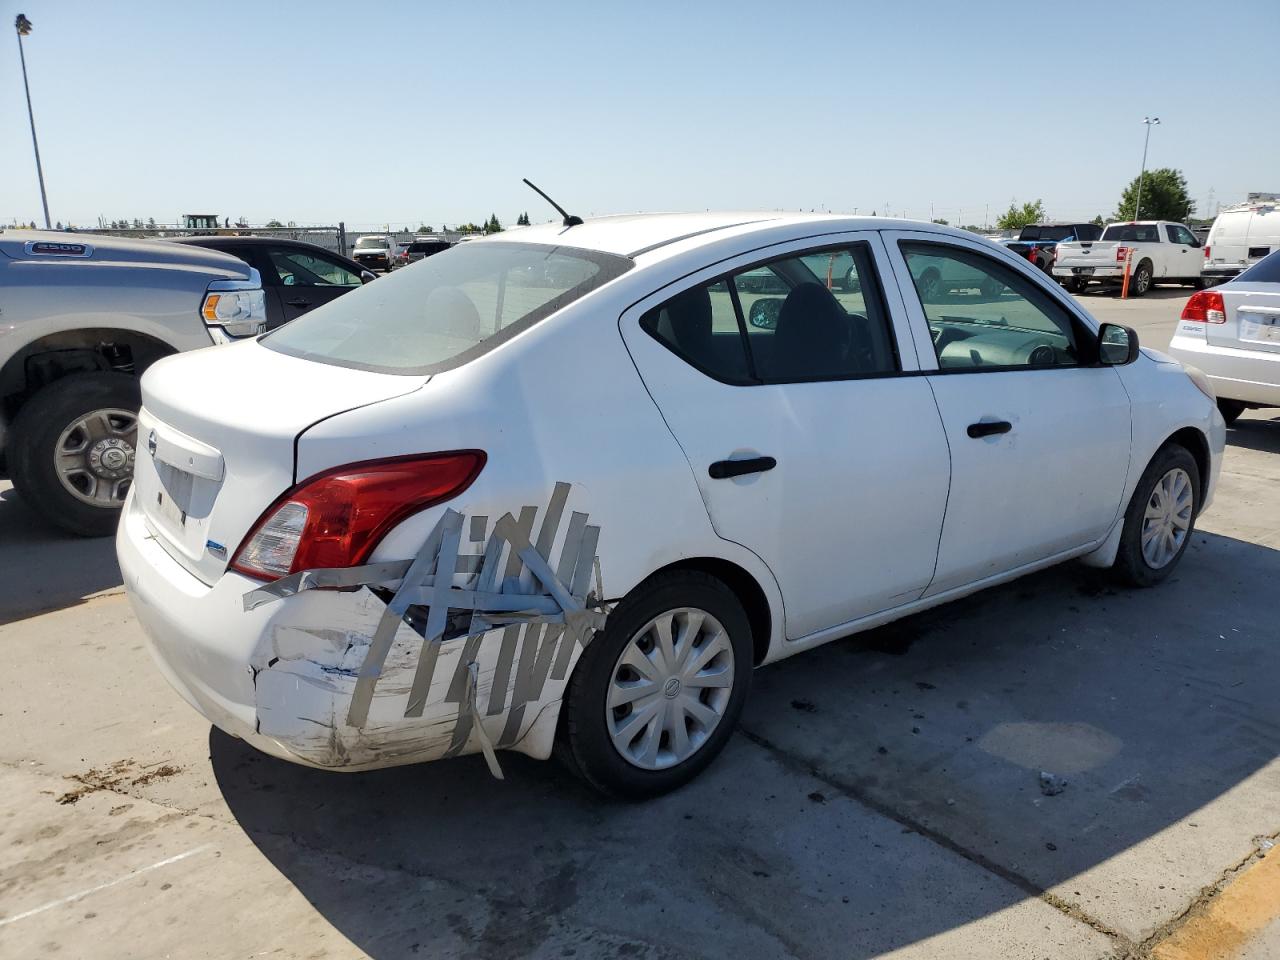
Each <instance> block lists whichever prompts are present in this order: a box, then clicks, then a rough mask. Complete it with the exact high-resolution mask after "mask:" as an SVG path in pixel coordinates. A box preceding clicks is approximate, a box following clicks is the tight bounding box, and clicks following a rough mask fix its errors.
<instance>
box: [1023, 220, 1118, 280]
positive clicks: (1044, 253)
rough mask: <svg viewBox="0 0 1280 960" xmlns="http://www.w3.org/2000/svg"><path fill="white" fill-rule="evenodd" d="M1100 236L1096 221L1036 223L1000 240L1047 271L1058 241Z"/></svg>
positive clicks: (1049, 269) (1050, 268) (1094, 238)
mask: <svg viewBox="0 0 1280 960" xmlns="http://www.w3.org/2000/svg"><path fill="white" fill-rule="evenodd" d="M1101 236H1102V227H1100V226H1099V225H1098V224H1096V223H1036V224H1030V225H1028V226H1025V227H1023V228H1022V229H1021V230H1020V231H1018V236H1017V237H1016V238H1014V239H1012V240H1002V241H1000V242H1001V244H1003V245H1004V246H1006V247H1008V248H1009V249H1010V250H1011V251H1012V252H1013V253H1015V254H1017V255H1018V256H1020V257H1026V259H1027V260H1029V261H1030V262H1031V263H1034V264H1035V265H1036V266H1037V267H1039V268H1040V269H1041V270H1043V271H1044V272H1045V273H1049V272H1050V271H1051V270H1052V269H1053V251H1054V250H1055V249H1056V248H1057V246H1058V244H1059V243H1070V242H1072V241H1074V240H1097V239H1098V238H1099V237H1101Z"/></svg>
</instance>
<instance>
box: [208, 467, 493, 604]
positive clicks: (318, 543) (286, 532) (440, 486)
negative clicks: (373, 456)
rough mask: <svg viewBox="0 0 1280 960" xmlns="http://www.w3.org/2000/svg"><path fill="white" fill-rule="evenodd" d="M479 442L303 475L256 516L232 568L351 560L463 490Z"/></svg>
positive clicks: (265, 571)
mask: <svg viewBox="0 0 1280 960" xmlns="http://www.w3.org/2000/svg"><path fill="white" fill-rule="evenodd" d="M486 459H487V458H486V456H485V454H484V452H483V451H481V450H455V451H452V452H450V453H436V454H429V455H425V456H409V457H394V458H391V459H388V460H368V461H365V462H363V463H351V464H347V465H346V466H342V467H336V468H334V469H332V470H326V471H325V472H324V473H321V474H317V475H316V476H314V477H312V478H310V479H309V480H304V481H303V482H302V483H300V484H298V485H297V486H296V487H294V488H293V489H292V490H289V491H288V492H286V493H285V494H284V495H283V496H282V497H280V498H279V499H278V500H276V502H275V503H273V504H272V505H271V506H270V507H268V508H267V510H266V512H265V513H264V514H263V515H262V516H261V517H260V518H259V519H258V522H257V523H256V524H255V525H254V527H253V529H252V530H250V531H249V535H248V536H247V537H245V539H244V542H243V543H242V544H241V545H240V549H238V550H237V551H236V554H235V558H234V559H233V560H232V562H231V568H232V569H233V570H236V571H238V572H240V573H243V574H246V575H247V576H250V577H257V578H258V579H268V580H272V579H275V578H277V577H283V576H287V575H288V574H290V573H295V572H297V571H299V570H313V569H318V568H328V567H354V566H357V565H359V564H361V563H364V562H365V561H366V560H367V559H368V558H369V555H370V554H371V553H373V551H374V548H375V547H377V545H378V543H379V542H380V541H381V540H382V538H383V537H384V536H386V534H387V533H389V532H390V531H391V530H392V528H394V527H395V526H396V525H397V524H399V523H400V522H401V521H403V520H405V519H406V518H408V517H410V516H412V515H413V514H415V513H418V512H419V511H421V510H425V509H426V508H427V507H430V506H433V505H435V504H437V503H442V502H444V501H445V500H450V499H452V498H453V497H456V496H458V494H460V493H462V492H463V491H464V490H466V489H467V487H469V486H471V483H472V481H473V480H475V478H476V476H477V475H479V473H480V471H481V469H482V468H483V467H484V464H485V460H486Z"/></svg>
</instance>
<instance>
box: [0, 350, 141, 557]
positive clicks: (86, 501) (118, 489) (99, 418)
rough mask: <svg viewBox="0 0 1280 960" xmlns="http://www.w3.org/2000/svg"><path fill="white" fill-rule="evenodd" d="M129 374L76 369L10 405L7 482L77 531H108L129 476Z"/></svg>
mask: <svg viewBox="0 0 1280 960" xmlns="http://www.w3.org/2000/svg"><path fill="white" fill-rule="evenodd" d="M141 405H142V398H141V394H140V393H139V390H138V381H137V378H135V377H131V376H129V375H128V374H124V373H84V374H76V375H74V376H70V377H65V378H64V379H62V380H57V381H55V382H54V383H51V384H50V385H49V386H47V387H45V388H44V389H43V390H41V391H40V392H39V393H37V394H36V395H35V396H34V397H32V398H31V399H30V400H29V401H27V403H26V404H25V405H24V406H23V407H22V409H21V410H20V411H18V416H17V417H16V418H15V419H14V422H13V436H12V440H11V443H10V447H9V458H10V461H11V467H12V473H13V485H14V487H15V488H16V489H17V491H18V493H19V494H20V495H21V496H22V499H23V500H24V501H25V502H26V503H28V504H29V505H30V506H31V507H32V508H33V509H34V510H35V511H36V513H38V514H40V515H41V516H42V517H44V519H45V520H48V521H49V522H50V523H53V524H56V525H57V526H59V527H62V528H63V529H64V530H68V531H70V532H71V533H75V534H79V535H80V536H82V537H102V536H107V535H108V534H111V533H113V532H114V531H115V528H116V524H117V523H118V522H119V519H120V508H121V507H122V506H123V505H124V498H125V495H126V494H127V493H128V492H129V486H130V484H131V483H132V482H133V460H134V450H135V448H136V446H137V442H138V407H140V406H141Z"/></svg>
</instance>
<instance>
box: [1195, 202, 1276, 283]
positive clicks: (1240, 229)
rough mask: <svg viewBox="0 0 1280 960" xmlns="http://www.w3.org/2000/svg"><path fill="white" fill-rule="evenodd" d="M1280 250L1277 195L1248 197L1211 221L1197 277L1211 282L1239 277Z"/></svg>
mask: <svg viewBox="0 0 1280 960" xmlns="http://www.w3.org/2000/svg"><path fill="white" fill-rule="evenodd" d="M1277 250H1280V194H1274V193H1258V194H1250V199H1249V200H1248V201H1247V202H1245V203H1241V204H1237V205H1235V206H1232V207H1228V208H1226V209H1225V210H1223V211H1221V212H1220V213H1219V214H1218V216H1217V217H1216V218H1214V221H1213V226H1212V227H1210V228H1209V239H1208V240H1206V241H1205V245H1204V266H1203V267H1202V269H1201V275H1202V276H1203V277H1204V278H1205V279H1206V280H1208V281H1209V282H1210V283H1211V284H1212V283H1221V282H1222V281H1224V280H1230V279H1231V278H1232V277H1236V276H1239V275H1240V274H1241V273H1243V272H1244V271H1245V270H1247V269H1249V267H1251V266H1253V265H1254V264H1255V263H1257V262H1258V261H1259V260H1261V259H1262V258H1263V257H1266V256H1269V255H1271V254H1272V253H1274V252H1275V251H1277Z"/></svg>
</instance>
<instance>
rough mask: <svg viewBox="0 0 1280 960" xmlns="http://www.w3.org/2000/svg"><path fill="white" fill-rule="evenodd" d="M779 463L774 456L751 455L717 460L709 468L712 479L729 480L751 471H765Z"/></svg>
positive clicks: (708, 471)
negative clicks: (740, 458)
mask: <svg viewBox="0 0 1280 960" xmlns="http://www.w3.org/2000/svg"><path fill="white" fill-rule="evenodd" d="M777 465H778V461H777V460H775V459H773V457H751V458H750V459H748V460H717V461H716V462H715V463H713V464H712V465H711V466H710V467H708V468H707V473H708V474H710V476H711V479H712V480H728V479H729V478H730V477H743V476H746V475H747V474H749V473H764V472H765V471H766V470H772V469H773V468H774V467H776V466H777Z"/></svg>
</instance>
